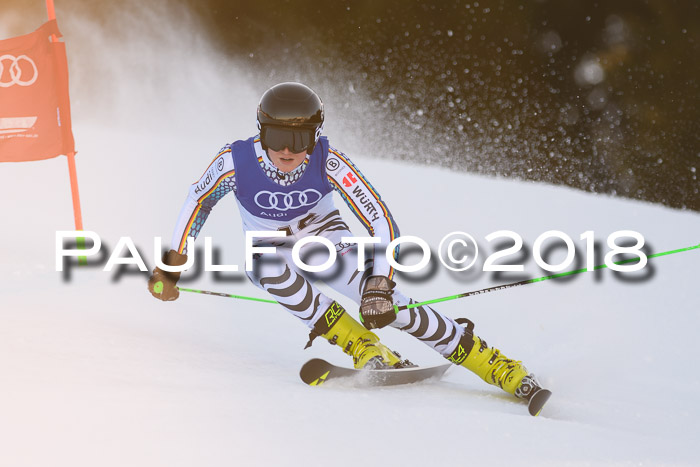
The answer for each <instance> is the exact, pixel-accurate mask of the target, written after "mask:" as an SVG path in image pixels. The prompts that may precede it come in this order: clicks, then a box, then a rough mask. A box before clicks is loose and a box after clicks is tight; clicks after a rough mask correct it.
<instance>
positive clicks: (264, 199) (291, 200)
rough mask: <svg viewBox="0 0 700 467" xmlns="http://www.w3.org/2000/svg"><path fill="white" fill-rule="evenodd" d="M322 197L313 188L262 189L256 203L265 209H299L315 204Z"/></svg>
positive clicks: (256, 196) (256, 197)
mask: <svg viewBox="0 0 700 467" xmlns="http://www.w3.org/2000/svg"><path fill="white" fill-rule="evenodd" d="M321 198H322V196H321V193H319V192H318V191H316V190H314V189H312V188H309V189H308V190H304V191H299V190H294V191H290V192H289V193H283V192H281V191H277V192H274V193H273V192H271V191H261V192H259V193H258V194H257V195H255V204H257V205H258V207H261V208H263V209H274V210H275V211H289V210H290V209H299V208H303V207H304V206H313V205H314V204H316V203H318V202H319V201H320V200H321Z"/></svg>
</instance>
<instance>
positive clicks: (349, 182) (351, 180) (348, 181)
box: [343, 172, 357, 188]
mask: <svg viewBox="0 0 700 467" xmlns="http://www.w3.org/2000/svg"><path fill="white" fill-rule="evenodd" d="M355 183H357V179H356V178H355V175H354V174H353V173H352V172H348V173H347V175H345V177H344V178H343V186H345V187H347V188H350V187H351V186H353V185H354V184H355Z"/></svg>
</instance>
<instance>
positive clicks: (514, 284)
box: [178, 245, 700, 313]
mask: <svg viewBox="0 0 700 467" xmlns="http://www.w3.org/2000/svg"><path fill="white" fill-rule="evenodd" d="M698 248H700V245H694V246H689V247H687V248H679V249H678V250H671V251H664V252H663V253H654V254H652V255H648V256H647V258H658V257H659V256H666V255H672V254H674V253H680V252H682V251H690V250H695V249H698ZM633 261H637V258H630V259H625V260H621V261H615V264H625V263H631V262H633ZM607 267H608V266H607V265H606V264H600V265H598V266H595V267H594V268H593V269H592V271H597V270H598V269H604V268H607ZM586 271H588V270H587V269H585V268H584V269H577V270H575V271H568V272H561V273H559V274H552V275H551V276H543V277H537V278H535V279H526V280H523V281H519V282H512V283H510V284H503V285H496V286H494V287H487V288H485V289H480V290H472V291H471V292H465V293H461V294H457V295H450V296H449V297H442V298H435V299H433V300H426V301H424V302H418V303H411V304H410V305H403V306H396V305H394V310H395V311H396V313H398V312H399V311H401V310H407V309H409V308H417V307H419V306H423V305H430V304H432V303H439V302H446V301H449V300H456V299H458V298H464V297H471V296H473V295H480V294H484V293H487V292H495V291H497V290H503V289H509V288H511V287H518V286H520V285H526V284H534V283H535V282H542V281H546V280H549V279H556V278H558V277H564V276H570V275H573V274H579V273H581V272H586ZM178 290H179V291H180V292H191V293H199V294H204V295H215V296H217V297H224V298H237V299H240V300H251V301H255V302H262V303H277V301H275V300H268V299H265V298H256V297H246V296H244V295H233V294H227V293H222V292H211V291H209V290H198V289H186V288H184V287H178Z"/></svg>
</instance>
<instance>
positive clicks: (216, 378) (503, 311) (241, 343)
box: [0, 22, 700, 467]
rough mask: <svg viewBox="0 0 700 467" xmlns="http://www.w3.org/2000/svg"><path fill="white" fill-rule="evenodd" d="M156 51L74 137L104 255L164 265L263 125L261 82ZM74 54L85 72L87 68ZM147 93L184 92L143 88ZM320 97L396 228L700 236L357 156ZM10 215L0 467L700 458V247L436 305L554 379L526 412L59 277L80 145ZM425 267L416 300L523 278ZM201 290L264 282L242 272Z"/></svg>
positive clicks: (283, 318)
mask: <svg viewBox="0 0 700 467" xmlns="http://www.w3.org/2000/svg"><path fill="white" fill-rule="evenodd" d="M66 25H67V26H69V25H70V22H66ZM73 26H76V25H75V24H73ZM63 30H64V33H65V34H66V36H67V40H68V43H69V45H70V44H73V49H69V53H70V50H73V51H76V50H77V51H78V52H79V51H80V50H81V49H80V47H79V46H78V44H79V41H77V40H76V39H75V37H76V36H78V37H79V36H80V30H79V29H77V28H75V27H74V28H71V27H63ZM71 35H73V37H74V39H73V42H71ZM176 36H177V37H178V40H180V39H183V38H182V37H181V36H179V35H176ZM184 39H185V40H183V42H187V40H186V39H187V38H184ZM145 44H146V48H145V50H147V51H148V52H149V54H147V55H148V57H147V58H153V56H159V54H160V53H161V52H162V53H163V56H162V57H161V59H160V60H159V61H158V62H157V64H158V66H156V67H155V68H154V69H152V68H142V70H150V71H151V72H153V76H161V77H162V86H154V87H152V88H149V89H146V90H144V89H143V88H142V87H141V86H142V85H143V82H144V81H143V80H142V79H140V80H138V81H136V80H134V81H129V79H130V78H129V75H128V74H127V73H124V74H117V75H116V78H115V79H114V82H113V84H114V86H115V88H116V95H117V96H122V97H120V98H118V99H117V100H119V101H120V102H119V103H120V105H121V106H122V107H124V108H123V109H120V110H119V112H117V113H119V116H120V117H121V118H119V119H112V117H113V116H114V115H113V114H112V113H110V111H112V110H113V109H111V108H102V107H100V108H90V106H89V105H88V101H89V98H90V97H91V95H90V94H89V93H87V92H86V93H81V90H80V88H79V89H77V90H76V91H74V92H73V96H74V104H75V109H76V112H75V121H74V131H75V135H76V140H77V142H78V149H79V150H80V154H79V156H78V172H79V178H80V188H81V194H82V201H83V213H84V219H85V227H86V229H89V230H93V231H96V232H98V233H99V234H100V235H101V237H102V240H103V242H104V246H105V248H108V252H109V253H111V248H113V247H114V246H115V245H116V242H117V240H118V239H119V237H122V236H130V237H132V238H133V239H134V241H135V243H136V245H138V246H139V249H140V251H141V252H142V253H143V255H144V257H145V258H146V259H147V262H148V264H149V267H152V265H153V261H152V258H153V256H154V254H153V251H152V250H153V246H152V242H153V237H154V236H162V237H163V238H164V239H165V241H166V243H167V241H168V239H169V237H170V234H171V229H172V227H173V226H174V223H175V219H176V216H177V213H178V211H179V208H180V204H181V202H182V201H183V200H184V197H185V195H186V192H187V188H188V186H189V183H192V182H193V181H194V180H196V179H197V178H198V177H199V175H200V173H201V172H202V171H203V170H204V168H205V167H206V166H207V164H208V163H209V161H210V160H211V158H212V157H213V156H214V154H215V152H216V151H217V149H218V148H219V147H221V146H222V145H223V144H224V143H226V142H228V141H229V140H230V139H233V138H240V137H245V136H248V134H249V133H251V132H253V131H254V129H255V126H254V119H253V109H254V108H255V104H256V100H257V96H258V95H259V93H260V92H261V91H262V89H259V84H257V83H252V82H249V81H247V80H246V79H244V78H242V77H240V75H236V74H235V73H234V71H235V70H236V68H235V67H234V66H233V65H230V64H229V65H230V66H229V65H226V66H223V68H222V65H221V61H220V57H215V56H210V55H206V54H196V55H194V56H193V57H194V58H193V60H194V61H195V63H194V64H193V63H191V62H188V66H187V67H185V68H183V69H181V70H180V71H181V72H182V74H181V75H178V77H173V76H170V75H167V74H166V73H163V72H164V71H167V70H168V66H167V64H168V63H170V62H171V59H172V58H177V57H172V56H170V55H168V53H167V50H161V49H160V48H159V47H161V45H159V44H160V42H158V41H156V40H152V41H150V42H149V41H148V40H146V41H145ZM132 45H133V44H132ZM81 46H84V47H88V48H89V47H91V46H93V45H91V44H88V43H87V42H86V45H82V44H81ZM166 46H167V43H166V44H165V45H164V46H162V47H164V48H165V49H167V47H166ZM200 46H201V44H200ZM118 51H120V52H122V55H120V63H122V61H124V60H126V61H127V62H128V59H129V57H130V55H129V54H133V55H134V57H136V56H138V57H141V58H143V57H142V54H143V52H144V48H143V47H140V48H139V47H135V48H133V47H132V48H129V47H127V46H124V49H123V50H121V49H119V50H118ZM78 52H74V53H73V55H72V57H73V60H74V63H73V70H72V77H73V78H74V82H76V81H77V82H81V79H85V77H86V76H88V75H89V72H88V70H92V67H91V66H89V65H90V64H91V62H90V60H91V59H90V58H89V57H88V56H83V55H80V54H79V53H78ZM144 60H145V59H144ZM137 63H141V62H137ZM227 66H229V68H227ZM107 69H108V70H109V68H107ZM203 74H204V75H206V80H204V81H201V79H199V78H201V75H203ZM279 78H280V80H284V79H290V78H294V76H280V77H279ZM149 82H150V81H149ZM188 83H189V84H192V83H195V85H194V86H193V87H192V86H189V84H188ZM161 87H162V89H160V88H161ZM178 89H179V90H187V91H188V92H184V91H181V92H179V93H178V92H176V91H177V90H178ZM125 90H126V91H130V92H125ZM151 92H155V93H163V94H158V96H159V97H166V96H167V97H170V98H172V97H176V98H174V99H170V100H168V99H165V98H163V99H160V100H159V99H158V98H153V97H152V96H151V99H152V100H148V99H145V98H144V99H141V97H144V96H148V95H150V94H149V93H151ZM124 96H132V97H133V99H131V100H129V99H124ZM134 96H136V97H134ZM221 96H225V98H221ZM155 101H159V102H158V104H159V105H155ZM100 102H102V101H100ZM105 102H109V100H106V101H105ZM222 102H225V103H226V104H225V105H224V104H222ZM102 103H104V102H102ZM210 104H211V105H212V106H214V107H210V106H209V105H210ZM326 104H327V106H328V109H329V116H331V117H336V118H335V119H334V120H332V121H331V122H329V125H328V126H327V128H328V131H327V134H328V135H329V136H330V138H331V141H335V142H336V144H337V145H338V146H339V147H340V148H341V149H343V150H344V151H346V152H347V153H348V154H349V155H350V157H352V158H353V160H355V161H356V162H357V164H358V165H359V167H360V168H361V169H362V170H363V172H364V173H365V174H366V175H367V176H368V177H369V179H370V180H371V181H372V183H373V184H374V186H375V187H376V188H377V189H378V190H379V192H380V193H381V194H382V196H383V197H384V199H385V200H386V201H387V202H388V204H389V206H390V208H391V210H392V213H393V214H394V216H395V217H396V219H397V221H398V223H399V225H400V227H401V231H402V234H404V235H417V236H420V237H422V238H424V239H425V240H426V241H428V243H429V244H430V245H431V246H432V247H433V249H434V250H435V249H436V248H437V245H438V243H439V241H440V239H441V238H442V237H443V236H444V235H445V234H447V233H449V232H452V231H455V230H461V231H466V232H469V233H471V234H472V235H473V236H474V237H475V238H476V239H477V240H478V241H479V244H480V246H481V247H482V249H483V251H484V253H488V252H490V251H493V246H492V245H489V244H488V242H486V241H485V240H484V237H485V236H486V235H487V234H489V233H490V232H493V231H496V230H502V229H508V230H513V231H516V232H518V233H519V234H520V235H522V237H523V238H524V240H525V245H526V246H527V247H528V248H529V249H530V251H531V248H532V245H533V242H534V240H535V239H536V238H537V236H538V235H539V234H541V233H543V232H545V231H547V230H552V229H556V230H561V231H564V232H566V233H567V234H569V235H570V236H571V237H572V238H573V239H574V240H575V242H576V244H577V246H579V247H580V248H579V258H581V260H583V256H582V254H583V251H584V250H583V242H582V241H580V240H578V238H579V235H580V234H581V233H583V232H585V231H589V230H592V231H594V232H595V233H596V238H597V239H598V240H599V241H601V242H602V243H601V245H600V248H601V251H603V252H604V251H607V247H606V246H605V238H606V237H607V235H608V234H610V233H612V232H614V231H617V230H623V229H632V230H636V231H638V232H640V233H642V234H643V235H644V236H645V238H646V240H647V243H648V244H649V245H650V248H651V251H653V252H661V251H667V250H672V249H676V248H681V247H687V246H691V245H696V244H698V242H700V216H699V215H698V214H697V213H692V212H679V211H674V210H670V209H666V208H663V207H659V206H653V205H648V204H644V203H640V202H633V201H628V200H620V199H614V198H609V197H603V196H594V195H590V194H583V193H580V192H577V191H573V190H570V189H567V188H561V187H551V186H544V185H536V184H530V183H521V182H516V181H511V180H505V179H500V180H499V179H487V178H480V177H475V176H471V175H466V174H463V173H454V172H449V171H445V170H440V169H435V168H430V167H415V166H407V165H401V164H399V163H395V162H394V163H392V162H389V161H386V160H382V159H378V158H377V157H376V156H377V154H379V150H376V151H377V152H376V153H372V152H364V151H361V150H360V148H363V147H378V146H379V145H380V144H381V142H374V144H372V143H371V142H367V141H362V142H354V141H352V140H350V139H349V138H347V136H346V134H345V133H344V132H343V125H344V122H343V121H342V120H340V119H339V117H340V115H339V114H341V113H342V103H336V102H334V101H333V97H332V94H329V95H328V97H327V99H326ZM222 108H223V109H224V110H225V111H222ZM115 112H116V111H115ZM207 112H209V113H207ZM129 115H132V116H133V117H134V118H133V120H132V119H130V117H129ZM126 121H132V123H131V124H127V123H124V122H126ZM455 150H459V148H455ZM383 152H385V151H383V150H382V153H383ZM338 202H339V205H340V204H342V203H340V201H338ZM0 207H1V208H2V212H3V219H4V220H3V222H2V224H1V226H2V228H1V229H0V252H1V253H0V465H3V466H13V467H14V466H47V465H52V466H64V465H65V466H68V465H70V466H93V465H101V466H123V465H132V466H137V465H138V466H141V465H143V466H160V465H162V466H166V465H167V466H191V465H206V466H219V465H221V466H223V465H292V466H295V465H300V466H301V465H321V464H326V465H327V464H332V465H513V464H514V463H518V464H520V465H553V466H559V465H590V464H594V465H639V464H643V465H692V464H696V463H697V460H696V457H697V456H696V454H695V451H694V441H693V440H694V439H696V437H697V434H698V433H699V432H700V422H699V421H698V420H699V418H700V404H698V402H697V393H698V391H700V376H698V375H699V373H698V372H697V371H695V365H694V357H695V356H696V355H697V354H698V351H700V344H698V339H697V329H698V328H699V327H700V294H699V293H698V289H697V267H698V264H699V262H700V251H698V250H694V251H690V252H686V253H680V254H675V255H671V256H665V257H661V258H655V259H652V260H650V263H649V265H648V266H647V268H646V269H645V271H644V272H643V274H635V275H634V277H636V278H637V279H638V280H637V281H636V282H629V281H623V280H621V279H620V278H619V277H616V276H615V275H613V274H612V273H611V271H608V270H605V271H600V272H597V273H586V274H579V275H576V276H574V277H573V278H570V279H568V280H566V281H563V282H554V281H547V282H543V283H537V284H531V285H527V286H524V287H518V288H514V289H510V290H504V291H499V292H496V293H492V294H485V295H480V296H476V297H471V298H466V299H462V300H458V301H453V302H447V303H443V304H440V305H439V306H438V307H437V308H438V309H439V310H441V311H442V312H444V313H445V314H447V315H449V316H452V317H460V316H467V317H469V318H471V319H472V320H473V321H475V322H476V331H477V333H478V334H479V335H481V336H482V337H483V338H485V339H486V340H487V342H489V344H492V345H495V346H497V347H499V348H501V349H502V350H503V352H504V353H505V354H506V355H508V356H511V357H514V358H518V359H522V360H523V361H524V362H525V363H526V364H527V365H528V367H529V368H530V369H531V370H532V371H534V372H535V373H536V374H537V375H538V376H539V377H540V379H541V380H542V382H543V383H544V384H545V385H546V386H548V387H550V388H551V389H552V390H553V392H554V396H553V397H552V399H551V400H550V403H549V404H548V405H547V407H546V409H545V410H544V411H543V413H542V415H541V416H540V417H538V418H532V417H530V416H528V415H527V412H526V410H525V407H524V406H523V405H522V404H520V403H518V402H517V401H515V400H514V399H512V398H510V397H508V396H507V395H505V394H503V393H501V392H500V391H499V390H497V389H495V388H493V387H491V386H487V385H486V384H485V383H483V382H482V381H480V380H478V379H477V378H476V377H474V376H473V375H471V374H469V373H468V372H467V371H465V370H463V369H460V368H454V369H452V370H451V371H450V373H448V375H447V377H446V378H445V379H444V380H443V381H441V382H431V383H426V384H418V385H413V386H406V387H397V388H390V389H369V390H358V389H353V388H349V387H344V386H342V385H341V386H337V385H336V386H335V387H326V388H309V387H307V386H305V385H303V384H302V383H301V381H300V380H299V378H298V376H297V372H298V368H299V367H300V365H301V364H302V363H303V362H304V361H305V360H306V359H309V358H312V357H314V356H321V357H324V358H327V359H329V360H331V361H333V362H336V363H340V364H349V362H348V361H347V357H345V356H344V355H343V354H342V353H341V352H340V351H339V350H338V348H334V347H331V346H328V345H326V344H324V343H323V342H320V341H317V342H316V344H315V345H314V346H313V347H312V348H311V349H310V350H306V351H303V350H302V349H303V346H304V344H305V342H306V336H307V330H306V329H305V328H304V327H303V326H302V325H300V324H299V323H298V322H296V321H295V320H294V318H292V317H291V316H289V315H288V314H287V313H286V312H285V311H284V310H283V309H281V308H279V307H277V306H274V305H269V304H260V303H249V302H242V301H237V300H232V299H222V298H217V297H208V296H201V295H194V294H183V295H182V296H181V299H180V300H178V301H176V302H172V303H162V302H159V301H157V300H154V299H153V298H152V297H151V296H150V294H148V292H147V291H146V286H145V282H146V277H147V276H146V275H144V274H135V273H133V269H132V270H131V272H132V273H129V274H123V275H121V276H116V275H115V274H110V273H105V272H102V271H101V267H100V266H99V264H96V262H95V261H91V264H90V266H88V267H86V268H72V269H71V274H70V279H65V276H63V275H62V274H60V273H58V272H55V270H54V255H55V246H54V245H55V240H54V237H55V231H56V230H70V229H72V213H71V204H70V191H69V188H68V181H67V169H66V164H65V160H64V159H63V158H58V159H55V160H49V161H44V162H37V163H23V164H3V165H2V166H1V167H0ZM340 207H341V210H343V212H344V213H345V214H346V216H348V219H349V220H351V221H353V225H354V226H355V227H356V234H358V235H360V234H363V233H364V232H362V231H361V230H360V228H357V227H358V224H357V223H356V222H354V219H351V218H350V216H351V214H350V213H349V212H348V211H347V210H346V209H345V208H344V207H342V206H340ZM236 209H237V208H236V205H235V202H234V201H233V200H232V199H224V200H223V201H222V202H221V203H220V204H219V205H217V207H216V209H215V210H214V212H213V214H212V215H211V217H210V219H209V221H208V223H207V225H206V228H205V230H204V233H203V235H208V236H211V237H213V238H214V239H215V244H216V245H217V246H219V247H220V248H221V249H222V259H223V261H225V262H228V263H235V264H243V252H242V245H243V241H242V236H241V229H240V223H239V220H238V215H237V212H236ZM559 253H561V251H559ZM484 257H485V256H484V255H483V254H482V256H481V259H482V261H483V258H484ZM410 258H413V257H411V256H409V258H408V259H409V260H410ZM523 262H524V263H525V265H526V271H527V273H528V274H529V275H530V277H537V276H540V275H544V273H543V272H542V271H541V270H539V269H538V268H537V267H536V265H535V264H534V261H533V260H532V258H531V255H530V256H528V257H527V258H524V261H523ZM552 262H557V261H556V257H553V259H552ZM479 264H481V262H480V263H479ZM424 276H425V277H422V279H420V280H416V279H413V280H412V279H411V277H403V278H400V279H399V284H400V287H401V289H402V291H404V292H406V293H408V294H409V295H411V296H412V297H414V298H416V299H419V300H422V299H430V298H436V297H441V296H446V295H451V294H454V293H458V292H463V291H468V290H474V289H479V288H483V287H488V286H491V285H495V284H498V283H506V282H512V281H515V280H519V279H520V278H521V277H522V276H520V275H513V274H504V275H502V276H501V277H494V276H493V274H485V273H478V271H476V272H472V273H469V274H454V273H448V271H446V270H445V268H443V267H442V266H441V265H439V264H438V265H437V267H436V268H435V272H434V273H432V274H429V275H424ZM186 284H187V285H189V286H192V287H198V288H204V289H212V290H220V291H227V292H230V293H235V294H240V295H251V296H261V293H260V292H259V291H258V290H257V289H255V288H254V287H253V286H252V285H251V284H249V283H248V282H247V280H245V279H243V278H242V276H241V275H240V274H239V275H235V274H232V275H227V279H226V280H223V281H216V280H215V278H214V277H212V276H211V275H202V276H200V277H199V278H197V279H194V280H192V281H190V282H187V283H186ZM341 301H342V303H344V304H345V305H347V307H348V308H350V309H354V307H353V305H352V304H350V303H348V302H347V300H344V299H341ZM379 334H380V336H381V337H382V339H383V340H385V341H386V342H387V343H389V344H390V345H391V346H392V347H393V348H396V349H397V350H399V351H400V352H401V353H402V354H404V355H405V356H406V357H409V358H410V359H411V360H413V361H415V362H416V363H419V364H422V365H428V364H432V363H439V362H441V361H442V359H441V358H440V357H439V356H438V355H436V354H434V353H433V352H432V351H431V350H430V349H429V348H427V347H425V346H424V345H423V344H421V343H419V342H417V341H415V340H413V339H412V338H411V337H410V336H408V335H403V334H401V333H400V332H398V331H395V330H393V329H386V330H381V331H379Z"/></svg>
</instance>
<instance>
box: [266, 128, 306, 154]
mask: <svg viewBox="0 0 700 467" xmlns="http://www.w3.org/2000/svg"><path fill="white" fill-rule="evenodd" d="M260 140H261V141H262V143H263V144H264V145H265V146H267V147H268V148H270V149H272V150H273V151H282V150H283V149H284V148H289V150H290V151H292V152H293V153H294V154H298V153H300V152H304V151H306V150H307V149H309V147H311V146H312V145H313V143H314V134H313V132H312V131H310V130H304V129H298V130H292V129H289V128H279V127H274V126H266V127H263V128H262V129H261V130H260Z"/></svg>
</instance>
